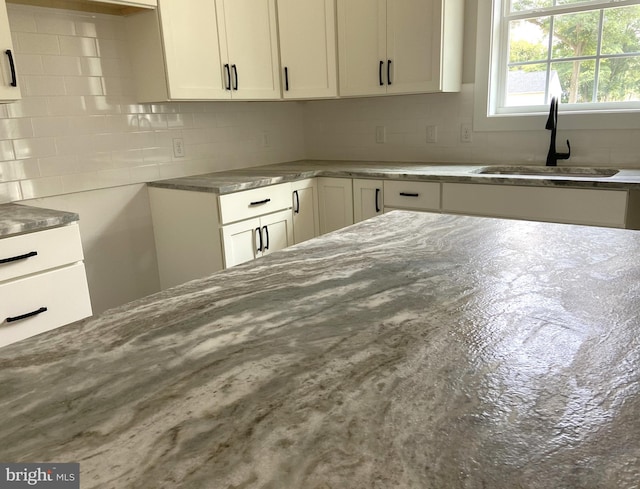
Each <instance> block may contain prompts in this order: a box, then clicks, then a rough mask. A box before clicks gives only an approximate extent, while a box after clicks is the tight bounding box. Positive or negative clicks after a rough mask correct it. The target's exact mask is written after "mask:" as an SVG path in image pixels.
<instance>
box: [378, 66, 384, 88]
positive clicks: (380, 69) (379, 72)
mask: <svg viewBox="0 0 640 489" xmlns="http://www.w3.org/2000/svg"><path fill="white" fill-rule="evenodd" d="M383 66H384V61H380V68H378V76H379V77H380V86H383V85H384V80H383V79H382V67H383Z"/></svg>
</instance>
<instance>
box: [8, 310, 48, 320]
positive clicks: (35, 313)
mask: <svg viewBox="0 0 640 489" xmlns="http://www.w3.org/2000/svg"><path fill="white" fill-rule="evenodd" d="M46 311H47V308H46V307H41V308H40V309H36V310H35V311H31V312H28V313H26V314H22V315H21V316H14V317H12V318H7V322H8V323H13V322H15V321H20V320H21V319H27V318H30V317H32V316H37V315H38V314H42V313H43V312H46Z"/></svg>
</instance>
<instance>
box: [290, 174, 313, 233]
mask: <svg viewBox="0 0 640 489" xmlns="http://www.w3.org/2000/svg"><path fill="white" fill-rule="evenodd" d="M291 200H292V201H291V206H292V209H293V242H294V244H298V243H302V242H303V241H306V240H308V239H311V238H315V237H316V236H318V235H319V234H320V220H319V216H318V182H317V180H316V179H315V178H308V179H305V180H298V181H297V182H291Z"/></svg>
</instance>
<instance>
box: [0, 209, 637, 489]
mask: <svg viewBox="0 0 640 489" xmlns="http://www.w3.org/2000/svg"><path fill="white" fill-rule="evenodd" d="M638 256H640V233H639V232H638V231H629V230H619V229H605V228H598V227H586V226H584V227H583V226H575V225H567V224H549V223H539V222H524V221H513V220H500V219H490V218H477V217H467V216H451V215H445V214H428V213H412V212H403V211H394V212H391V213H389V214H385V215H383V216H379V217H376V218H373V219H370V220H367V221H364V222H361V223H359V224H356V225H354V226H350V227H348V228H345V229H342V230H340V231H337V232H334V233H330V234H327V235H324V236H321V237H319V238H317V239H313V240H310V241H307V242H305V243H301V244H299V245H296V246H293V247H290V248H287V249H285V250H282V251H280V252H276V253H273V254H271V255H269V256H266V257H263V258H260V259H258V260H255V261H253V262H249V263H245V264H243V265H239V266H237V267H233V268H230V269H228V270H224V271H222V272H219V273H217V274H214V275H212V276H210V277H207V278H205V279H200V280H196V281H192V282H188V283H186V284H184V285H181V286H179V287H176V288H173V289H169V290H166V291H164V292H161V293H158V294H155V295H153V296H150V297H147V298H144V299H141V300H138V301H136V302H133V303H131V304H128V305H125V306H122V307H120V308H117V309H113V310H110V311H108V312H106V313H104V314H103V315H101V316H99V317H97V318H93V319H88V320H84V321H82V322H78V323H74V324H72V325H68V326H66V327H63V328H60V329H57V330H55V331H52V332H49V333H44V334H42V335H39V336H36V337H32V338H29V339H27V340H24V341H22V342H19V343H16V344H13V345H9V346H7V347H5V348H2V349H0V392H2V396H1V397H0V417H1V419H2V423H1V424H0V439H2V441H3V442H2V444H1V445H0V460H2V461H3V462H7V461H14V462H30V461H31V462H34V461H38V462H48V461H51V462H66V461H68V462H71V461H76V462H79V463H80V469H81V487H82V488H93V487H105V488H118V489H124V488H134V487H135V488H154V489H155V488H159V487H176V488H178V487H179V488H189V489H194V488H206V489H209V488H212V487H215V488H232V487H235V488H239V487H242V488H245V489H247V488H274V489H275V488H278V489H280V488H287V489H292V488H305V489H306V488H329V487H332V488H349V489H359V488H385V489H386V488H391V487H394V488H407V489H409V488H410V489H414V488H439V489H440V488H447V489H451V488H460V489H462V488H464V489H476V488H477V489H480V488H492V489H501V488H504V489H513V488H517V487H526V488H528V489H531V488H540V489H549V488H554V489H560V488H598V489H609V488H610V489H614V488H615V489H625V488H636V487H637V485H638V480H640V417H639V416H638V412H640V335H638V328H639V327H640V300H638V298H639V297H640V261H638V260H637V257H638Z"/></svg>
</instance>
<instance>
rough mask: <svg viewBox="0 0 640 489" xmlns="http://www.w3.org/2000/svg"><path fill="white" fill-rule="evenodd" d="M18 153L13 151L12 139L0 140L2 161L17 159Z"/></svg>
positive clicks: (0, 159) (0, 158) (0, 157)
mask: <svg viewBox="0 0 640 489" xmlns="http://www.w3.org/2000/svg"><path fill="white" fill-rule="evenodd" d="M15 158H16V155H15V153H14V152H13V142H12V141H11V140H5V141H2V140H0V161H11V160H15Z"/></svg>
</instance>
